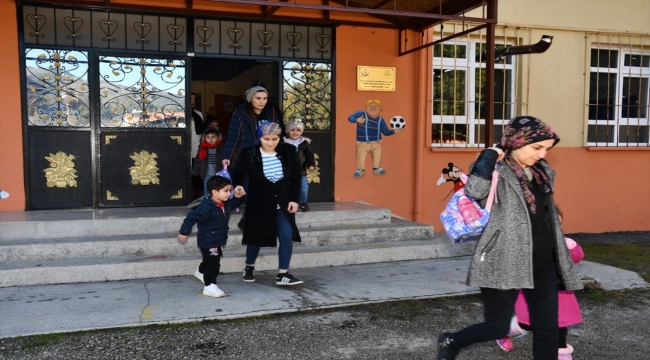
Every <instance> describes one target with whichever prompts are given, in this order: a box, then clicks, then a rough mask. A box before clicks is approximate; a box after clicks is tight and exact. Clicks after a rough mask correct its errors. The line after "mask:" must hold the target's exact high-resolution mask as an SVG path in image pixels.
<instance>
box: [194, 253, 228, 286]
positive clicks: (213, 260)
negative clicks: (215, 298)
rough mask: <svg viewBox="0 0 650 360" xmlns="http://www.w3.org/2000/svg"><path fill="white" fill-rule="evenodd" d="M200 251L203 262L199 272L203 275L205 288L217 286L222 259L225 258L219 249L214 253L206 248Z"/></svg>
mask: <svg viewBox="0 0 650 360" xmlns="http://www.w3.org/2000/svg"><path fill="white" fill-rule="evenodd" d="M200 249H201V255H202V256H203V261H202V262H201V264H200V265H199V272H200V273H201V274H203V282H204V283H205V286H208V285H210V284H216V283H217V276H218V275H219V269H221V257H222V256H223V253H222V252H221V248H217V250H214V251H210V249H204V248H200Z"/></svg>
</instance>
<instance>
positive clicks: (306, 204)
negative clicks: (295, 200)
mask: <svg viewBox="0 0 650 360" xmlns="http://www.w3.org/2000/svg"><path fill="white" fill-rule="evenodd" d="M299 207H300V210H302V211H304V212H307V211H309V210H311V209H310V208H309V204H308V203H306V202H304V203H302V204H300V206H299Z"/></svg>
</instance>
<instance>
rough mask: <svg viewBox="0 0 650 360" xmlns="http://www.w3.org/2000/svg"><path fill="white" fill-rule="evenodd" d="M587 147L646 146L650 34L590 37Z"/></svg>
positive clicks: (649, 96) (598, 35)
mask: <svg viewBox="0 0 650 360" xmlns="http://www.w3.org/2000/svg"><path fill="white" fill-rule="evenodd" d="M586 38H587V41H588V42H589V45H590V46H588V47H587V49H588V53H587V64H588V66H589V67H588V73H589V77H588V79H587V81H588V86H587V91H588V103H587V104H586V107H587V131H586V134H587V136H586V139H585V140H586V145H587V146H594V147H601V146H602V147H606V146H613V147H628V146H631V147H640V146H649V142H648V137H649V136H648V134H649V126H648V113H649V112H650V36H648V35H631V34H600V33H599V34H588V36H587V37H586Z"/></svg>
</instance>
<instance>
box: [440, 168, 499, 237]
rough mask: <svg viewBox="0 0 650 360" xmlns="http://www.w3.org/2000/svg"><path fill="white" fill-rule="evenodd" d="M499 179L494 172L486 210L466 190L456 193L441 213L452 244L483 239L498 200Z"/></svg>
mask: <svg viewBox="0 0 650 360" xmlns="http://www.w3.org/2000/svg"><path fill="white" fill-rule="evenodd" d="M498 179H499V173H497V171H496V170H494V172H493V173H492V186H491V188H490V194H489V195H488V198H487V203H486V205H485V209H483V208H481V206H480V205H479V203H478V201H476V200H474V199H472V198H470V197H469V196H467V194H465V188H462V189H460V190H458V191H456V192H455V193H454V195H452V196H451V199H449V202H448V203H447V206H445V210H443V211H442V213H440V220H441V221H442V226H443V227H444V228H445V232H446V233H447V236H448V237H449V239H451V241H452V242H454V243H463V242H467V241H472V240H478V239H479V238H480V237H481V234H483V230H485V227H486V226H487V223H488V220H489V219H490V210H492V203H493V201H494V200H495V199H496V198H495V196H496V190H497V181H498Z"/></svg>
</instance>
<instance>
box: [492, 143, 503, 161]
mask: <svg viewBox="0 0 650 360" xmlns="http://www.w3.org/2000/svg"><path fill="white" fill-rule="evenodd" d="M488 149H490V150H494V151H496V152H497V154H499V157H498V158H497V161H501V160H503V157H504V156H505V155H506V154H505V153H504V152H503V150H501V149H500V148H498V147H496V146H493V147H491V148H488Z"/></svg>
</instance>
